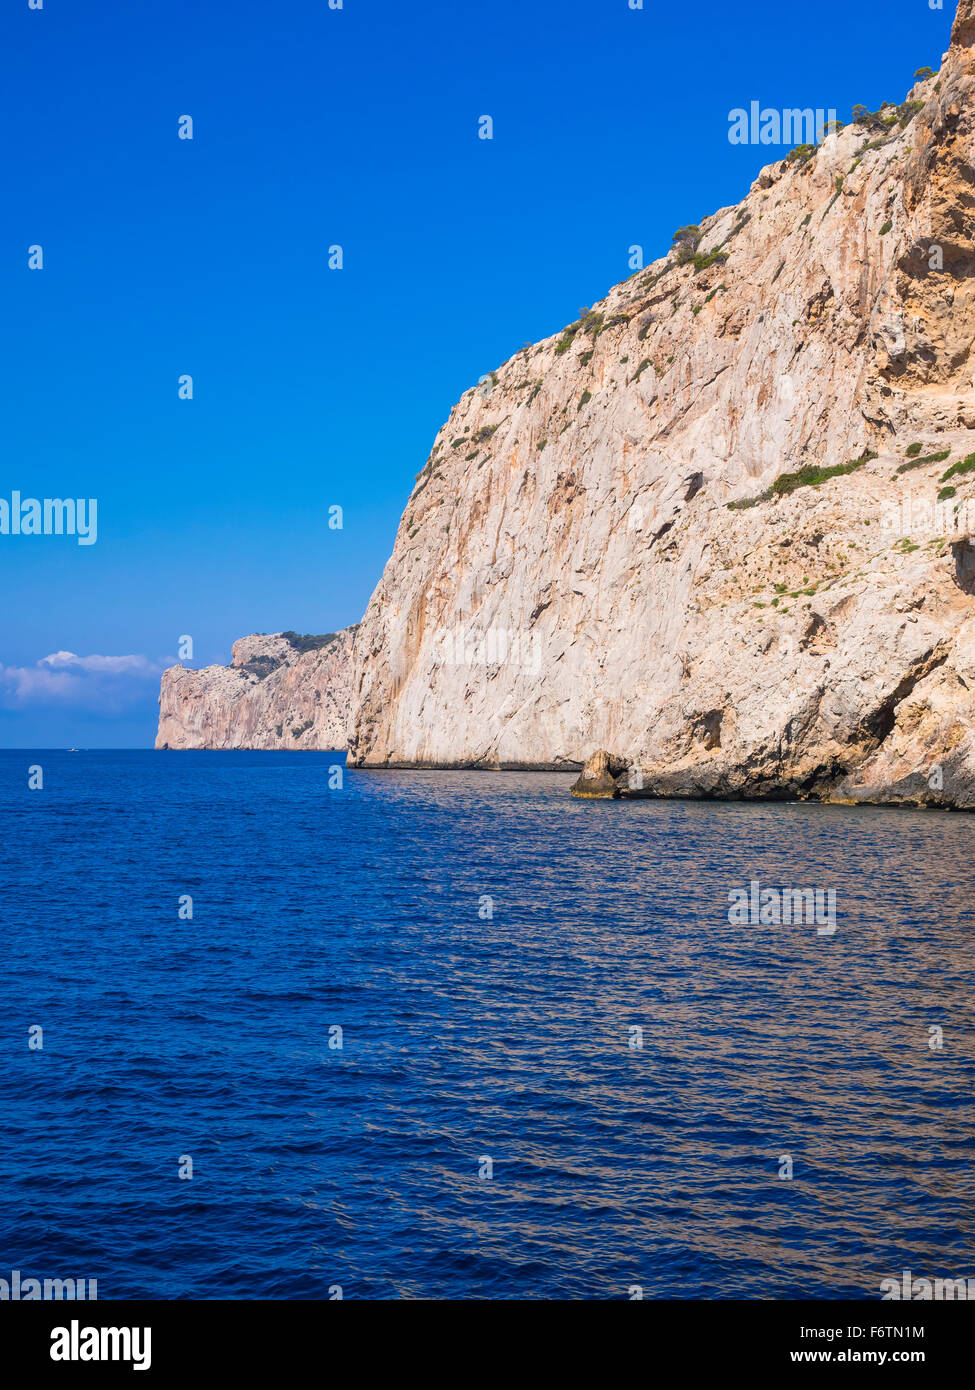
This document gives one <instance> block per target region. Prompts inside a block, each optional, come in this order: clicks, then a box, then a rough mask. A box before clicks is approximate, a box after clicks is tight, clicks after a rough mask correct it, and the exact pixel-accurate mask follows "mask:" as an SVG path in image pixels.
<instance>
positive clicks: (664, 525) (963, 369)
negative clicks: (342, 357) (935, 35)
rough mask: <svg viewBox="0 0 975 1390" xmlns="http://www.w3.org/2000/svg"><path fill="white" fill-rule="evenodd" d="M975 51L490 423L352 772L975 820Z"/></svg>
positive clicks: (404, 555) (417, 541)
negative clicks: (453, 770) (420, 769)
mask: <svg viewBox="0 0 975 1390" xmlns="http://www.w3.org/2000/svg"><path fill="white" fill-rule="evenodd" d="M973 42H975V0H962V6H961V9H960V11H959V16H958V19H957V20H956V24H955V30H954V33H953V39H952V47H951V50H950V52H949V54H947V55H946V56H945V60H944V63H943V66H942V69H941V71H940V73H938V74H936V75H935V76H933V77H931V78H928V79H927V80H923V81H919V82H918V83H917V85H916V86H915V87H914V89H913V90H912V91H911V92H910V93H909V96H908V100H907V102H906V103H904V104H902V105H900V106H898V107H886V108H882V109H881V111H880V112H878V113H874V115H873V116H872V117H871V116H870V115H869V113H862V114H861V117H860V120H859V121H858V122H855V123H852V124H849V125H847V126H846V127H845V128H843V129H842V130H841V131H839V132H838V133H834V134H831V135H829V136H828V137H827V138H826V139H825V140H824V141H823V142H822V143H821V144H820V145H819V146H818V147H814V148H813V149H811V150H810V149H808V148H807V149H804V150H800V151H799V152H797V153H795V154H794V155H793V156H792V157H790V158H788V159H785V160H781V161H778V162H776V163H775V164H772V165H770V166H769V167H768V168H766V169H765V170H763V172H762V173H761V175H760V177H759V178H758V179H757V181H756V182H755V184H754V185H753V187H752V189H751V192H750V193H749V195H748V196H747V198H745V200H744V202H743V203H741V204H740V205H739V206H738V207H733V208H724V209H721V210H720V211H719V212H716V213H714V214H713V215H712V216H709V217H705V218H704V219H703V221H702V222H701V224H700V226H699V227H698V228H695V229H689V230H687V231H686V232H685V233H684V234H683V235H682V236H681V237H679V238H678V240H677V241H676V243H675V249H674V251H673V252H672V253H671V254H670V255H669V256H668V257H667V258H665V259H664V260H661V261H658V262H656V264H654V265H653V266H651V267H650V268H648V269H646V270H644V271H640V272H638V273H636V274H635V275H633V276H632V277H631V278H630V279H628V280H626V281H625V282H624V283H622V284H620V285H618V286H616V288H615V289H613V290H612V291H611V292H610V293H609V295H608V296H607V297H606V299H605V300H604V301H603V302H602V303H600V304H597V305H595V306H594V307H593V309H591V310H590V311H588V313H586V314H585V315H583V317H582V318H581V319H580V320H579V321H578V322H576V323H574V324H571V325H570V326H569V327H568V328H566V329H565V330H563V331H562V332H561V333H559V334H556V335H555V336H554V337H552V338H549V339H547V340H546V341H545V342H542V343H540V344H538V345H537V346H535V347H532V348H526V349H523V350H522V351H520V352H518V353H516V354H515V356H514V357H513V358H512V359H511V360H510V361H509V362H507V363H505V364H504V366H502V367H501V368H499V369H498V371H497V373H496V374H495V377H494V380H493V383H490V384H486V385H485V386H484V387H482V388H480V389H474V390H471V391H468V392H467V393H466V394H465V395H464V396H463V397H462V398H461V400H460V402H459V403H458V405H457V406H456V407H455V408H454V410H453V411H452V412H451V415H450V418H449V419H448V421H447V423H446V424H445V425H444V426H443V428H442V429H441V430H440V432H439V434H438V435H437V439H436V442H435V444H434V446H433V451H432V453H431V455H430V458H429V459H428V461H427V464H426V466H425V467H424V469H423V471H422V473H421V474H419V475H418V479H417V483H416V486H415V488H414V490H413V494H412V496H411V498H410V501H409V504H408V506H407V508H406V512H405V514H404V516H403V519H402V522H401V524H400V528H399V532H398V535H397V538H396V544H395V548H394V551H393V554H392V557H391V559H390V561H389V562H388V564H387V566H386V569H385V571H384V573H383V576H382V579H381V581H380V583H379V585H378V587H377V589H376V591H375V593H374V595H373V597H372V601H371V602H370V604H369V608H368V610H367V612H366V615H365V618H364V620H363V623H362V625H361V627H360V630H359V633H358V636H357V641H356V662H355V675H354V682H353V686H354V688H353V695H352V720H351V730H352V733H351V744H350V747H351V754H350V761H351V762H352V763H353V764H358V765H369V766H373V765H389V764H423V765H447V766H449V765H456V764H465V765H467V764H470V765H483V766H499V765H500V766H505V765H521V766H566V765H576V766H577V765H578V764H579V763H580V762H581V761H582V760H583V758H584V757H585V756H586V755H587V754H588V753H589V752H591V751H592V750H593V749H596V748H601V749H605V750H610V752H611V755H612V757H613V759H614V760H615V759H617V758H619V759H622V760H623V761H625V763H626V764H627V765H628V772H627V773H625V774H624V775H623V778H621V779H620V780H621V782H624V783H625V785H626V786H627V789H628V790H630V789H631V790H633V791H634V792H638V791H643V792H644V793H659V792H665V793H676V794H699V795H742V796H752V795H761V796H818V797H824V798H835V799H851V800H855V799H867V800H891V801H903V802H915V801H921V802H934V803H940V804H947V805H972V804H975V777H973V772H975V742H973V715H975V706H973V699H975V596H973V591H975V550H973V548H972V545H971V542H970V539H969V532H970V522H969V512H970V509H975V501H973V500H972V494H973V489H975V453H972V451H975V382H973V375H972V374H973V365H975V364H973V362H972V359H971V347H972V338H973V335H975V279H973V272H975V220H973V219H975V196H973V185H975V170H973V157H975V134H973V113H975V53H973V50H972V47H971V45H972V43H973ZM914 446H917V447H914ZM956 465H960V467H958V468H957V471H955V470H956ZM949 472H950V474H951V476H948V477H946V476H945V475H946V474H947V473H949ZM971 516H972V518H975V510H971ZM630 784H632V787H631V785H630Z"/></svg>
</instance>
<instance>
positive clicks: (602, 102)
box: [0, 0, 954, 747]
mask: <svg viewBox="0 0 975 1390" xmlns="http://www.w3.org/2000/svg"><path fill="white" fill-rule="evenodd" d="M645 3H646V8H645V9H644V10H642V11H640V10H636V11H633V10H630V9H629V8H628V0H493V3H491V4H486V5H480V4H473V3H463V0H453V2H452V3H441V0H430V2H429V3H424V2H423V0H415V3H411V2H410V0H396V2H395V3H394V0H344V3H343V8H342V9H341V10H330V9H329V8H328V0H277V3H276V4H274V5H269V4H267V3H255V0H233V3H231V0H192V3H188V2H187V0H175V3H174V2H173V0H167V3H165V4H163V3H161V2H160V0H139V2H138V3H132V0H97V3H96V0H70V3H69V2H68V0H44V8H43V10H41V11H32V10H29V9H28V7H27V0H10V3H8V4H7V5H5V6H4V8H3V12H2V17H0V72H2V81H0V116H2V130H3V140H4V151H3V153H4V161H3V163H4V172H3V186H4V203H5V211H4V216H3V218H2V222H0V275H2V287H3V299H4V304H5V306H6V314H5V318H6V325H5V326H6V331H5V333H4V334H3V340H2V345H0V356H2V359H3V360H2V362H0V381H2V390H3V393H4V397H5V399H4V408H3V428H4V436H5V438H4V449H3V463H4V467H3V469H2V474H0V496H3V497H7V498H8V499H9V497H10V494H11V491H12V490H13V489H17V490H19V491H20V492H21V493H22V494H23V495H25V496H28V495H31V496H37V497H64V496H79V497H97V498H98V541H97V544H95V545H93V546H88V547H82V546H78V545H77V544H76V542H75V541H74V540H73V539H72V538H69V537H27V536H0V746H13V747H32V746H33V747H43V746H60V745H64V744H72V743H77V744H79V745H82V746H99V745H101V746H112V745H114V746H121V747H139V746H148V745H150V744H151V742H152V738H153V736H154V731H155V719H156V712H157V711H156V703H155V701H156V689H157V672H158V668H159V667H160V666H161V665H162V664H165V663H169V662H171V661H173V660H174V659H175V656H176V649H177V642H178V639H179V637H180V636H181V635H182V634H191V635H192V636H193V638H194V645H195V652H194V655H195V659H194V661H193V662H188V663H187V664H192V665H206V664H208V663H209V662H213V661H226V660H227V659H229V651H230V644H231V642H232V641H233V640H234V638H236V637H238V636H242V635H244V634H245V633H249V632H255V631H277V630H280V629H282V628H294V629H296V630H298V631H304V632H323V631H331V630H334V629H335V628H338V627H341V626H344V625H346V624H347V623H351V622H355V621H356V620H358V618H359V617H360V616H361V614H362V611H363V609H364V608H365V605H366V603H367V601H368V598H369V595H370V593H371V591H372V589H373V587H374V585H375V583H376V581H377V579H378V577H379V575H380V572H381V570H382V567H383V565H384V564H385V562H386V560H387V558H388V556H389V552H390V549H391V547H392V542H393V538H394V535H395V530H396V526H397V523H398V520H399V516H400V513H401V511H402V508H403V505H404V503H405V501H406V499H407V497H408V495H409V492H410V489H411V486H412V483H413V477H414V474H415V473H416V472H417V471H418V470H419V469H420V468H421V467H422V465H423V463H424V461H425V459H426V456H427V453H428V452H429V449H430V445H431V443H432V441H433V438H434V435H435V434H436V431H437V429H438V428H439V426H440V424H441V423H442V421H443V419H444V417H445V416H446V414H447V412H448V411H449V409H450V407H451V405H452V404H453V402H454V401H455V400H456V399H457V397H458V396H459V395H460V394H461V393H462V392H463V391H465V390H466V389H467V388H468V387H469V386H471V385H473V384H474V383H475V382H476V381H477V380H478V378H479V377H480V376H481V375H482V373H484V372H487V371H490V370H491V369H492V368H493V367H496V366H497V365H498V364H499V363H500V362H502V361H503V360H504V359H505V358H507V357H508V356H510V354H511V353H512V352H514V351H515V350H516V349H517V348H519V347H520V346H521V345H522V343H524V342H525V341H528V340H532V341H533V340H535V339H538V338H541V337H545V336H547V335H548V334H550V333H553V332H555V331H556V330H557V329H558V328H560V327H561V326H562V325H563V324H565V323H567V322H569V321H570V320H572V319H573V318H575V317H576V315H577V313H578V310H579V308H580V307H581V306H582V305H587V304H591V303H593V302H594V301H595V300H597V299H599V298H601V297H602V295H603V294H605V292H606V291H607V289H608V288H609V287H610V286H611V285H612V284H614V283H615V282H617V281H618V280H621V279H623V278H624V277H625V276H626V275H627V274H628V273H629V268H628V266H627V248H628V247H629V246H630V245H631V244H634V243H638V244H640V245H642V246H643V247H644V248H645V257H646V260H647V261H650V260H651V259H653V258H654V257H656V256H658V255H661V254H663V252H664V251H666V250H667V248H668V247H669V245H670V240H671V235H672V233H673V232H674V230H675V229H676V228H677V227H678V226H680V225H682V224H683V223H686V222H694V221H697V220H698V219H699V218H700V217H702V216H704V215H706V214H707V213H709V212H712V211H714V210H715V209H716V208H718V207H721V206H723V205H726V204H729V203H734V202H737V201H738V200H739V199H740V198H741V197H742V196H744V194H745V192H746V191H747V189H748V187H749V184H750V183H751V182H752V180H753V179H754V177H755V175H756V173H757V172H758V169H759V168H760V167H761V166H762V165H763V164H765V163H768V162H770V159H771V158H774V157H776V155H777V153H778V152H777V151H774V150H772V151H769V150H766V149H762V148H754V147H749V146H745V147H740V146H733V145H731V144H730V143H729V141H728V138H727V132H728V113H729V111H730V110H731V109H732V108H735V107H747V106H748V104H749V102H750V101H751V100H759V101H760V102H761V103H762V105H763V106H772V107H780V108H781V107H794V106H800V107H804V106H813V107H823V108H829V107H835V108H836V109H837V111H838V113H839V116H840V119H847V118H848V116H849V112H850V108H851V106H852V104H853V103H854V102H863V103H865V104H866V105H868V106H870V107H871V108H873V107H875V106H877V105H879V104H880V102H881V101H883V100H884V99H888V98H889V99H892V100H900V99H902V98H903V96H904V94H905V93H906V91H907V90H908V88H909V87H910V86H911V83H912V80H913V73H914V71H915V69H916V68H917V67H919V66H920V65H922V64H930V65H931V66H932V67H935V68H936V67H937V66H938V65H939V62H940V57H941V54H942V53H943V52H944V51H945V49H946V48H947V44H948V37H949V32H950V26H951V19H952V16H953V12H954V5H953V4H952V3H951V0H948V8H947V9H944V10H931V9H930V8H929V4H928V0H887V3H884V4H883V5H880V4H876V3H874V4H867V3H862V2H860V0H854V3H851V4H848V5H844V6H834V7H831V8H829V9H826V10H824V9H823V8H822V7H811V6H803V7H789V6H782V5H778V4H776V5H772V4H771V3H760V4H755V5H752V6H728V5H727V3H722V4H718V3H716V2H715V0H699V3H697V4H695V5H693V6H691V5H673V6H668V5H663V4H660V3H657V2H656V0H654V2H653V3H652V0H645ZM484 114H489V115H491V116H492V118H493V121H494V139H493V140H492V141H486V140H479V139H478V138H477V122H478V117H480V116H481V115H484ZM182 115H191V116H192V118H193V122H194V132H193V134H194V138H193V140H192V141H186V140H180V139H178V138H177V128H178V120H179V118H180V116H182ZM335 243H338V244H341V245H342V247H343V253H344V266H343V268H342V269H341V270H330V269H329V268H328V247H329V246H330V245H332V244H335ZM35 244H40V245H42V246H43V248H44V268H43V270H40V271H30V270H28V268H27V248H28V247H29V246H31V245H35ZM183 373H191V374H192V376H193V379H194V399H193V400H192V401H180V400H179V399H178V398H177V380H178V378H179V376H180V375H181V374H183ZM332 505H339V506H341V507H342V508H343V510H344V526H343V529H342V530H341V531H337V530H330V529H329V528H328V525H327V520H328V514H329V513H328V509H329V507H330V506H332ZM57 654H60V655H57ZM52 658H53V659H52ZM121 658H125V661H124V662H121V663H120V661H119V659H121ZM113 660H114V661H115V664H114V665H113V664H111V662H112V661H113ZM106 661H108V662H109V664H108V665H105V664H104V663H105V662H106ZM86 663H87V664H86Z"/></svg>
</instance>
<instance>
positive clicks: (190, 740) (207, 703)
mask: <svg viewBox="0 0 975 1390" xmlns="http://www.w3.org/2000/svg"><path fill="white" fill-rule="evenodd" d="M354 633H355V629H354V628H345V629H344V630H343V631H342V632H337V633H329V634H326V635H324V636H322V637H304V636H300V635H299V634H298V633H293V632H289V633H283V632H276V633H272V634H270V635H266V634H264V633H258V634H256V635H255V636H253V637H241V638H240V640H239V641H237V642H235V643H234V645H233V654H232V659H231V664H230V665H229V666H206V667H204V668H203V669H202V670H199V671H193V670H189V669H187V668H185V667H183V666H171V667H170V668H169V670H168V671H165V672H164V673H163V678H162V684H161V687H160V691H159V732H158V734H157V735H156V747H157V748H294V749H309V748H328V749H332V748H335V749H344V748H345V746H346V731H347V725H348V716H349V694H350V682H351V674H352V671H351V656H352V642H353V636H354Z"/></svg>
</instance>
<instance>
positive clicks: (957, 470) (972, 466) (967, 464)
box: [941, 454, 975, 483]
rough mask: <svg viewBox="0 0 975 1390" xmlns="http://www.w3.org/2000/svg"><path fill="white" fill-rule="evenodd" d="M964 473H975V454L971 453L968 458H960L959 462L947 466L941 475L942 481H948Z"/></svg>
mask: <svg viewBox="0 0 975 1390" xmlns="http://www.w3.org/2000/svg"><path fill="white" fill-rule="evenodd" d="M964 473H975V454H969V455H968V457H967V458H963V459H960V460H959V462H958V463H953V464H952V465H951V467H950V468H946V469H945V471H944V472H943V473H942V475H941V481H942V482H943V483H946V482H947V481H948V479H949V478H954V477H960V476H961V475H962V474H964Z"/></svg>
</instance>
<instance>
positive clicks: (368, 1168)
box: [0, 752, 975, 1298]
mask: <svg viewBox="0 0 975 1390" xmlns="http://www.w3.org/2000/svg"><path fill="white" fill-rule="evenodd" d="M340 761H341V760H340V759H339V758H338V756H337V755H329V754H290V755H289V754H276V753H149V752H82V753H75V754H68V753H46V754H28V753H23V752H4V753H2V754H0V821H2V827H0V828H2V835H0V879H2V883H3V897H2V903H3V967H2V971H3V989H2V997H0V1047H2V1053H3V1066H2V1070H0V1128H2V1138H0V1179H2V1180H0V1277H8V1271H10V1270H12V1269H20V1270H21V1271H22V1272H23V1273H24V1274H25V1275H26V1274H32V1275H35V1276H37V1277H41V1278H44V1277H71V1276H76V1277H89V1278H91V1277H94V1278H97V1279H98V1287H99V1296H100V1297H102V1298H113V1297H142V1296H145V1297H164V1298H173V1297H197V1298H216V1297H244V1298H262V1297H263V1298H266V1297H271V1298H303V1297H308V1298H323V1297H328V1296H329V1289H330V1288H331V1287H332V1286H334V1285H340V1286H341V1288H342V1290H343V1292H344V1296H345V1297H347V1298H354V1297H380V1298H394V1297H447V1298H456V1297H464V1298H481V1297H490V1298H504V1297H528V1298H533V1297H535V1298H537V1297H571V1298H625V1297H627V1296H628V1291H629V1290H630V1289H631V1287H632V1286H633V1285H639V1286H641V1287H642V1289H643V1291H644V1296H645V1297H658V1298H659V1297H674V1296H677V1297H681V1296H683V1297H688V1296H690V1297H707V1298H725V1297H748V1298H770V1297H775V1298H783V1297H823V1298H830V1297H841V1296H842V1297H849V1296H854V1297H868V1298H875V1297H877V1296H878V1294H879V1284H880V1280H881V1279H882V1278H883V1277H884V1276H885V1275H887V1274H891V1273H897V1274H899V1272H900V1271H901V1270H902V1269H904V1268H910V1269H911V1270H912V1271H913V1272H914V1274H915V1275H925V1276H929V1277H933V1276H968V1277H975V1241H973V1227H975V1184H973V1178H972V1161H973V1151H975V1136H973V1124H975V1085H973V1082H975V1022H973V1017H972V985H973V957H975V939H973V913H972V906H973V900H975V820H973V819H972V818H969V817H963V816H960V815H954V816H953V815H950V814H947V813H941V812H907V811H895V810H872V809H865V808H857V809H853V808H840V807H819V806H805V805H773V804H765V805H737V804H710V803H678V802H650V801H643V802H628V803H620V802H613V803H606V802H600V803H585V802H575V801H572V800H571V799H570V798H569V795H568V788H569V785H570V782H571V780H572V779H571V778H570V777H568V776H564V775H561V774H554V773H553V774H546V773H541V774H539V773H535V774H518V773H498V774H492V773H464V772H443V773H432V772H430V773H426V772H414V773H408V772H383V773H380V772H374V773H367V772H358V771H348V772H345V775H344V786H343V787H342V788H341V789H337V788H334V789H330V788H329V768H330V766H334V765H336V764H337V763H339V762H340ZM32 762H39V763H41V764H42V766H43V768H44V777H45V785H44V789H43V790H39V791H30V790H28V788H27V768H28V765H29V764H30V763H32ZM752 878H756V879H758V880H759V881H760V883H761V884H762V885H763V886H776V887H779V886H783V885H787V886H792V887H812V888H820V889H825V888H835V889H836V892H837V925H836V931H835V934H833V935H821V934H819V933H818V932H817V930H816V927H815V925H804V924H803V925H794V926H793V925H790V926H740V925H731V924H729V921H728V902H729V900H728V894H729V890H730V889H732V888H734V887H739V886H742V887H743V886H745V885H747V884H748V882H749V881H750V880H751V879H752ZM181 894H190V895H191V896H192V899H193V919H192V921H183V920H180V919H179V918H178V915H177V909H178V899H179V897H180V895H181ZM488 897H489V898H490V899H491V900H492V903H491V904H489V903H488V902H487V901H486V899H487V898H488ZM492 906H493V916H488V915H487V913H488V910H489V908H490V907H492ZM33 1025H40V1026H42V1027H43V1030H44V1034H43V1041H44V1046H43V1050H30V1049H29V1048H28V1045H27V1044H28V1036H29V1034H28V1030H29V1029H30V1028H31V1026H33ZM336 1026H338V1027H340V1028H341V1029H342V1041H343V1046H342V1048H341V1050H339V1049H337V1048H334V1047H330V1046H329V1039H330V1029H333V1028H334V1027H336ZM934 1027H940V1028H942V1029H943V1046H942V1047H941V1048H935V1047H932V1046H931V1045H930V1042H931V1040H932V1035H931V1034H930V1033H929V1030H930V1029H931V1028H934ZM633 1029H641V1030H642V1047H636V1046H632V1045H631V1044H632V1043H634V1042H636V1041H640V1038H639V1035H638V1034H636V1033H635V1032H633V1031H631V1030H633ZM934 1038H935V1040H936V1035H934ZM182 1155H189V1156H191V1157H192V1160H193V1169H194V1176H193V1179H192V1181H187V1180H180V1179H179V1178H178V1176H177V1173H178V1168H179V1162H180V1158H181V1156H182ZM785 1155H788V1156H790V1157H791V1160H792V1163H793V1177H792V1179H791V1180H788V1179H783V1178H781V1177H780V1176H779V1174H780V1162H781V1160H782V1158H783V1156H785ZM485 1159H490V1160H491V1162H492V1164H493V1176H491V1177H490V1178H487V1177H482V1176H479V1174H480V1173H481V1172H483V1171H484V1170H485V1167H486V1164H485V1162H484V1160H485Z"/></svg>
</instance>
